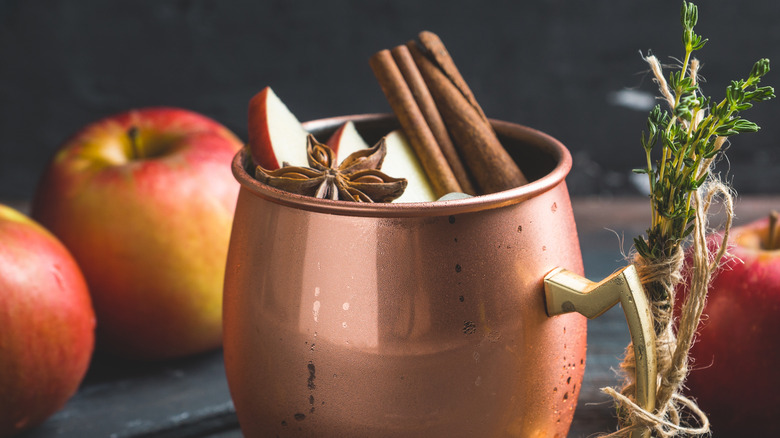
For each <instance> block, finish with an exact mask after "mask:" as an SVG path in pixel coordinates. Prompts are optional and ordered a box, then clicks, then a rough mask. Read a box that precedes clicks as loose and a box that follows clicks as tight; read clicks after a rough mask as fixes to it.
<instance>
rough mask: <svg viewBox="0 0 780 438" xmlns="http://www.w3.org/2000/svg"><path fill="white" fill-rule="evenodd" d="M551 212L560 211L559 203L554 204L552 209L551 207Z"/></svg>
mask: <svg viewBox="0 0 780 438" xmlns="http://www.w3.org/2000/svg"><path fill="white" fill-rule="evenodd" d="M550 210H552V212H553V213H555V210H558V203H557V202H553V205H552V207H550Z"/></svg>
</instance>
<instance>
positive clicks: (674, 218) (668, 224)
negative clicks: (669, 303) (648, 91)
mask: <svg viewBox="0 0 780 438" xmlns="http://www.w3.org/2000/svg"><path fill="white" fill-rule="evenodd" d="M681 20H682V25H683V44H684V46H685V56H684V57H683V61H682V65H681V67H680V70H679V71H672V72H670V73H669V76H668V80H667V78H665V77H664V74H663V71H662V67H661V64H660V62H659V61H658V59H657V58H656V57H655V56H647V57H646V58H645V60H646V61H647V63H648V64H649V65H650V67H651V69H652V72H653V75H654V77H655V80H656V82H657V83H658V86H659V89H660V92H661V94H662V95H663V97H664V99H665V100H666V103H667V105H668V109H667V110H663V109H661V106H660V105H657V106H656V107H655V108H653V110H652V111H651V112H650V115H649V117H648V120H647V131H645V132H643V133H642V138H641V141H642V146H643V147H644V150H645V154H646V158H647V167H646V168H642V169H635V170H634V172H636V173H644V174H647V176H648V179H649V182H650V193H651V194H650V201H651V209H652V221H651V226H650V228H649V229H648V230H647V239H646V240H645V239H644V238H642V237H638V238H636V239H635V241H634V242H635V245H636V249H637V252H638V253H639V254H640V255H641V256H642V257H645V258H647V259H659V258H662V257H669V256H671V255H672V254H673V253H674V252H675V251H676V249H677V248H678V247H679V245H680V243H681V242H682V241H683V240H684V239H685V238H686V237H687V236H688V235H689V234H690V233H691V232H692V230H693V218H694V209H693V207H692V205H691V202H692V196H693V193H694V192H695V191H696V190H698V189H699V187H701V186H702V184H704V182H705V181H706V180H707V178H708V176H709V169H710V166H711V164H712V162H713V160H714V159H715V158H716V156H717V155H718V154H719V153H720V152H721V151H722V150H723V146H724V144H725V143H726V140H727V139H728V137H731V136H733V135H736V134H740V133H744V132H755V131H758V129H759V128H758V126H757V125H756V124H755V123H753V122H750V121H748V120H746V119H744V118H742V117H741V116H740V112H742V111H744V110H747V109H750V108H751V107H752V106H753V103H754V102H760V101H764V100H768V99H771V98H773V97H775V95H774V90H773V89H772V87H759V86H758V84H759V83H760V81H761V78H762V77H763V76H764V75H765V74H766V73H767V72H768V71H769V60H768V59H761V60H759V61H758V62H756V63H755V65H754V66H753V69H752V70H751V71H750V75H749V76H748V78H747V79H743V80H738V81H731V84H730V85H729V86H728V87H727V88H726V97H725V98H723V99H722V100H721V101H719V102H717V101H715V100H713V99H712V98H710V97H705V96H704V95H703V94H702V92H701V89H700V87H699V80H698V70H699V62H698V60H696V59H695V58H693V57H692V55H693V53H694V52H695V51H697V50H699V49H701V48H702V47H704V45H705V44H706V43H707V40H706V39H703V38H702V37H701V36H700V35H697V34H696V33H695V32H694V29H693V28H694V26H695V25H696V22H697V21H698V10H697V7H696V5H694V4H692V3H688V2H683V6H682V12H681ZM657 146H660V158H659V159H658V160H657V161H656V162H655V166H654V163H653V158H652V153H653V151H654V149H656V147H657ZM654 298H658V299H665V298H666V297H664V296H659V297H654Z"/></svg>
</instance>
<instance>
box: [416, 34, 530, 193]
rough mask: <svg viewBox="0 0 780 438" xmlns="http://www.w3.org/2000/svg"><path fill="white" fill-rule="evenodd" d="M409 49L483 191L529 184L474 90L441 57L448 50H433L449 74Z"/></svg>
mask: <svg viewBox="0 0 780 438" xmlns="http://www.w3.org/2000/svg"><path fill="white" fill-rule="evenodd" d="M424 34H425V35H426V39H427V40H428V41H430V40H431V39H433V38H431V37H430V32H427V33H424ZM434 40H438V38H435V39H434ZM407 46H408V47H409V51H410V52H411V54H412V57H413V58H414V61H415V63H416V64H417V67H418V68H419V70H420V73H421V74H422V76H423V78H424V79H425V83H426V84H427V86H428V89H429V90H430V92H431V95H432V96H433V98H434V100H435V101H436V105H437V107H438V108H439V111H440V112H441V115H442V117H443V119H444V121H445V123H446V125H447V128H448V129H449V132H450V134H451V135H452V139H453V140H454V142H455V145H456V147H457V148H458V150H459V151H460V154H461V156H462V157H463V159H464V161H465V162H466V163H467V165H468V168H469V170H470V171H471V174H472V175H473V176H474V180H475V181H476V183H477V185H478V186H479V187H480V189H481V190H482V191H483V192H486V193H493V192H499V191H503V190H507V189H511V188H515V187H518V186H521V185H524V184H526V183H527V182H528V180H527V179H526V178H525V175H523V172H522V171H521V170H520V168H519V167H518V166H517V164H516V163H515V162H514V160H512V157H511V156H510V155H509V153H508V152H507V151H506V149H504V147H503V146H502V145H501V143H500V142H499V140H498V137H496V134H495V131H493V127H492V126H491V125H490V123H489V122H488V120H487V118H486V117H485V115H484V112H482V109H481V108H480V107H479V105H477V104H476V100H475V99H473V94H472V93H471V90H469V89H468V87H467V86H465V81H462V77H461V76H460V73H458V72H457V69H456V68H454V63H453V62H452V61H451V59H450V60H449V61H447V59H448V56H444V57H442V56H443V55H442V53H445V54H446V53H447V52H446V50H445V51H443V49H442V48H438V49H437V48H436V47H435V46H434V48H435V49H436V50H437V53H438V55H437V56H439V57H440V58H441V59H444V62H445V65H447V67H446V69H447V72H445V68H444V67H442V66H440V65H437V64H436V63H434V61H432V60H431V59H430V58H429V57H428V56H426V55H425V54H423V52H422V51H421V50H420V49H419V48H418V47H417V45H416V44H415V43H414V42H410V43H409V44H407ZM459 78H460V79H459ZM461 82H462V83H461ZM468 96H471V98H469V97H468Z"/></svg>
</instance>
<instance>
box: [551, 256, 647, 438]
mask: <svg viewBox="0 0 780 438" xmlns="http://www.w3.org/2000/svg"><path fill="white" fill-rule="evenodd" d="M544 294H545V298H546V301H547V314H548V315H549V316H554V315H560V314H563V313H570V312H578V313H580V314H582V315H584V316H586V317H588V318H596V317H598V316H599V315H601V314H603V313H604V312H606V311H607V310H609V309H610V308H611V307H612V306H614V305H615V304H617V303H618V302H620V304H621V306H622V307H623V312H624V313H625V315H626V321H627V322H628V331H629V333H630V334H631V342H632V343H633V345H634V356H635V357H636V402H637V404H638V405H639V406H640V407H642V409H645V410H647V411H649V412H652V411H653V410H654V408H655V394H656V386H657V381H656V376H657V373H656V357H655V331H654V330H653V317H652V313H651V311H650V303H649V302H648V300H647V297H646V296H645V293H644V290H643V288H642V283H640V281H639V277H638V276H637V273H636V268H635V267H634V265H629V266H627V267H625V268H623V269H621V270H619V271H618V272H616V273H614V274H612V275H610V276H609V277H607V278H605V279H604V280H602V281H601V282H598V283H595V282H592V281H590V280H588V279H587V278H584V277H582V276H580V275H577V274H575V273H573V272H571V271H567V270H566V269H563V268H556V269H554V270H553V271H551V272H550V273H549V274H547V275H546V276H545V277H544ZM649 432H650V431H649V430H648V431H646V432H639V433H637V434H632V437H637V436H639V437H646V436H649Z"/></svg>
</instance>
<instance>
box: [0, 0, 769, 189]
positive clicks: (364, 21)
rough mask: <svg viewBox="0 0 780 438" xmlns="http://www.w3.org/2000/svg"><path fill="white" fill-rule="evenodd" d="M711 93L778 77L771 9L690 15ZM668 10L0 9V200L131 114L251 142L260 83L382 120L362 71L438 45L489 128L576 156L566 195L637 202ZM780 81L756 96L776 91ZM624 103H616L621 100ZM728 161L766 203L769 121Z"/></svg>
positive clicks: (705, 6)
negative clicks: (70, 145) (211, 123)
mask: <svg viewBox="0 0 780 438" xmlns="http://www.w3.org/2000/svg"><path fill="white" fill-rule="evenodd" d="M699 3H700V24H699V26H698V28H697V29H698V31H699V33H701V34H703V35H704V36H706V37H709V38H710V43H709V45H708V46H707V47H706V48H705V49H704V50H703V51H702V52H700V54H699V57H700V58H701V59H702V60H703V62H704V70H703V72H702V73H703V75H704V76H705V77H706V79H707V83H706V84H705V92H706V93H707V94H710V95H713V96H714V97H718V98H721V97H722V96H723V89H724V88H725V85H726V84H727V81H728V80H730V79H734V78H737V77H744V76H746V75H747V73H748V72H749V70H750V67H751V66H752V64H753V62H754V61H755V60H757V59H758V58H761V57H769V58H772V59H773V60H774V61H775V65H776V67H777V69H778V70H780V23H778V19H779V18H780V6H778V3H777V1H776V0H740V1H735V0H719V1H707V2H705V1H700V2H699ZM679 6H680V2H678V1H660V0H641V1H621V0H612V1H606V0H594V1H561V0H539V1H511V2H510V1H488V0H482V1H464V0H451V1H446V2H424V1H421V0H417V1H377V2H371V1H365V0H354V1H349V0H337V1H322V0H321V1H316V2H296V1H281V0H277V1H250V0H240V1H229V0H223V1H218V0H177V1H163V0H160V1H130V0H127V1H100V0H89V1H85V0H78V1H77V0H72V1H67V2H66V1H41V0H0V199H3V198H5V199H24V198H29V197H30V196H31V194H32V192H33V190H34V187H35V184H36V181H37V179H38V177H39V175H40V172H41V171H42V169H43V166H44V165H45V163H46V161H47V160H48V158H49V157H50V156H51V154H52V153H53V151H54V150H55V149H56V148H57V147H58V145H59V144H60V143H61V142H62V141H63V140H64V139H65V138H66V137H67V136H69V135H71V134H72V133H73V132H74V131H76V130H77V129H78V128H79V127H81V126H82V125H84V124H86V123H88V122H90V121H93V120H95V119H98V118H100V117H103V116H106V115H108V114H111V113H114V112H118V111H122V110H125V109H128V108H132V107H143V106H149V105H172V106H180V107H185V108H189V109H192V110H195V111H199V112H201V113H204V114H206V115H209V116H211V117H213V118H215V119H217V120H219V121H221V122H222V123H224V124H225V125H227V126H228V127H229V128H231V129H232V130H234V131H235V132H236V133H237V134H238V135H239V136H240V137H242V138H246V125H247V122H246V105H247V102H248V100H249V99H250V98H251V97H252V95H253V94H254V93H255V92H257V91H259V90H260V89H262V88H263V87H264V86H266V85H270V86H271V87H272V88H273V89H274V90H275V91H276V93H277V94H278V95H279V96H280V97H281V98H282V100H284V101H285V102H286V103H287V104H288V106H289V107H290V108H291V109H292V110H293V112H294V113H295V114H296V115H297V116H298V117H299V118H300V119H301V120H308V119H313V118H320V117H328V116H335V115H344V114H353V113H362V112H386V111H389V106H388V104H387V103H386V101H385V98H384V96H383V94H382V93H381V90H380V89H379V86H378V85H377V83H376V81H375V79H374V77H373V74H372V72H371V70H370V68H369V67H368V58H369V57H370V56H371V55H372V54H373V53H374V52H376V51H378V50H380V49H384V48H390V47H392V46H394V45H397V44H401V43H404V42H405V41H407V40H408V39H411V38H413V37H414V36H415V35H416V34H417V33H418V32H419V31H420V30H423V29H427V30H431V31H434V32H436V33H438V34H439V35H440V36H441V38H442V39H443V41H444V42H445V43H446V45H447V46H448V48H449V50H450V52H451V53H452V55H453V57H454V59H455V61H456V63H457V64H458V66H459V67H460V69H461V71H462V73H463V75H464V77H465V78H466V80H467V81H468V82H469V84H470V85H471V88H472V89H473V90H474V92H475V94H476V95H477V98H478V100H479V101H480V103H481V104H482V106H483V107H484V109H485V112H486V113H487V114H488V115H489V116H491V117H495V118H500V119H505V120H510V121H514V122H520V123H524V124H528V125H531V126H533V127H536V128H538V129H541V130H543V131H546V132H548V133H550V134H552V135H554V136H556V137H558V138H559V139H560V140H562V141H563V142H564V144H566V145H567V146H568V147H569V148H570V149H571V151H572V153H573V155H574V158H575V168H574V171H573V172H572V174H571V176H570V178H569V183H570V188H571V190H572V192H573V193H574V194H592V193H598V194H611V193H630V192H632V190H633V189H632V188H631V186H630V183H629V179H628V175H629V170H630V169H631V168H633V167H638V166H641V165H642V164H643V154H642V150H641V147H640V145H639V134H640V131H641V130H642V129H643V127H644V121H645V117H646V110H645V109H641V110H636V109H632V108H629V107H627V106H625V105H622V104H620V103H618V100H617V99H616V98H615V97H616V96H620V93H621V92H624V93H625V90H633V91H636V92H638V93H640V96H644V97H648V96H650V94H649V93H653V95H654V94H655V89H654V87H653V85H652V83H651V81H650V79H649V77H648V76H647V75H646V74H645V70H646V67H645V65H644V63H643V61H642V59H641V57H640V54H639V53H640V50H641V51H643V52H646V51H647V50H649V49H652V50H653V52H654V53H656V54H657V55H658V56H660V57H662V59H664V60H666V61H669V62H672V61H671V60H670V58H669V57H670V56H677V57H679V56H681V47H680V46H681V44H680V25H679V19H678V15H679V12H678V11H679ZM778 77H780V76H778V75H777V73H776V72H775V71H773V72H771V73H770V74H769V76H768V77H767V79H766V80H765V82H766V83H769V84H773V85H776V86H778V85H780V81H779V80H778V79H777V78H778ZM616 93H617V94H616ZM746 115H747V116H748V118H749V119H752V120H754V121H756V122H757V123H759V124H760V125H762V126H763V130H762V131H761V132H760V133H758V134H747V135H744V136H742V137H741V138H737V139H736V140H735V141H734V142H733V145H732V147H731V149H730V151H729V157H730V163H731V170H730V175H733V182H734V185H735V187H736V188H737V189H738V190H739V191H740V192H741V193H766V192H775V193H776V192H777V191H778V187H779V183H780V177H779V176H778V172H777V166H778V163H780V154H779V153H778V148H777V147H776V143H777V140H778V138H780V128H778V127H777V124H776V123H775V121H776V120H778V118H780V105H778V103H777V102H775V101H772V102H769V103H767V104H763V105H760V106H759V107H756V108H755V109H754V110H752V111H751V112H749V113H747V114H746Z"/></svg>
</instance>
